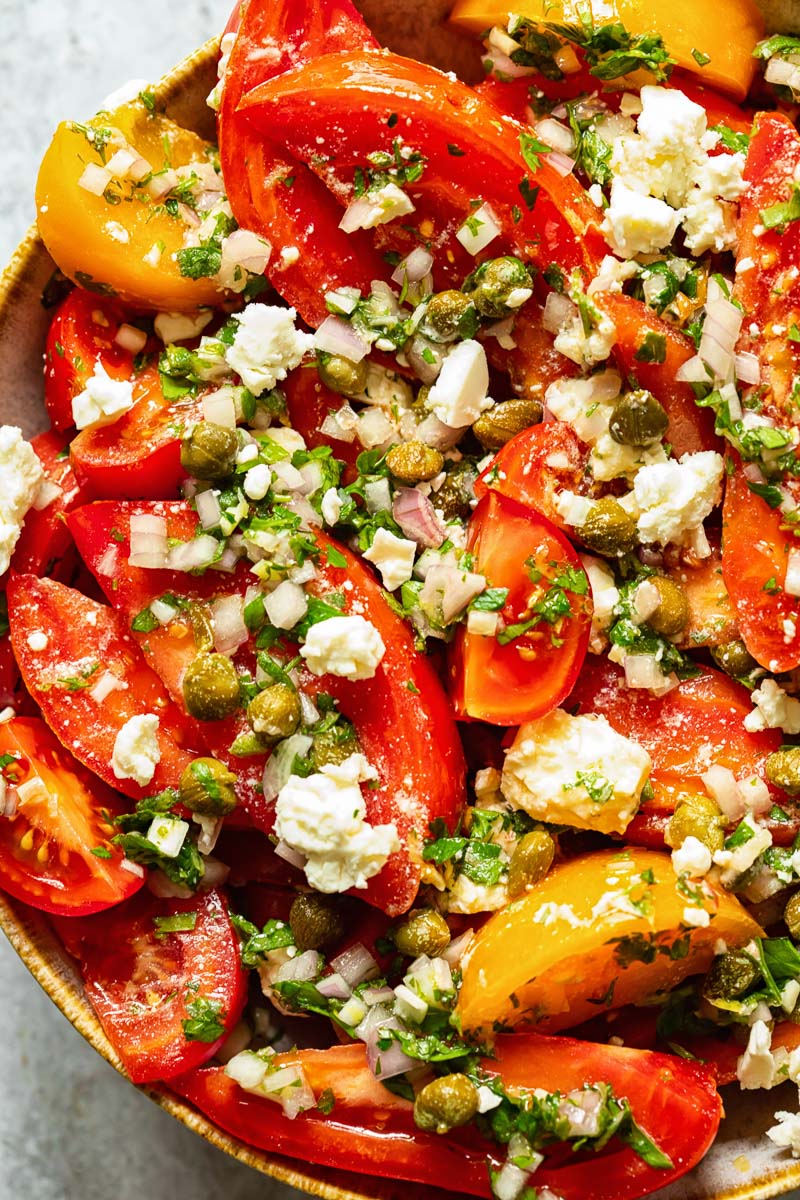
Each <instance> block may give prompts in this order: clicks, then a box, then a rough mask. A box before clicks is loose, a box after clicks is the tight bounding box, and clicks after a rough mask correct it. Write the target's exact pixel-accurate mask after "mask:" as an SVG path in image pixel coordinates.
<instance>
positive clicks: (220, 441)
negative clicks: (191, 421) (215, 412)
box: [181, 421, 239, 479]
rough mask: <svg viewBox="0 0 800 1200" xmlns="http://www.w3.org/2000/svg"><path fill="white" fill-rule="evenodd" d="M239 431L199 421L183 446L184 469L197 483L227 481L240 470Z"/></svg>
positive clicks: (210, 422) (182, 460)
mask: <svg viewBox="0 0 800 1200" xmlns="http://www.w3.org/2000/svg"><path fill="white" fill-rule="evenodd" d="M238 449H239V439H238V438H237V436H236V430H235V429H227V428H226V427H225V426H224V425H215V424H214V423H213V422H212V421H199V422H198V423H197V425H195V427H194V429H193V430H192V432H191V433H190V434H189V436H188V437H185V438H184V439H183V441H182V442H181V466H182V467H183V469H184V471H188V473H189V474H190V475H193V476H194V478H195V479H224V478H225V476H226V475H230V473H231V471H232V470H233V468H234V467H235V466H236V454H237V451H238Z"/></svg>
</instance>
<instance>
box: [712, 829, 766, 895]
mask: <svg viewBox="0 0 800 1200" xmlns="http://www.w3.org/2000/svg"><path fill="white" fill-rule="evenodd" d="M742 824H743V825H746V826H747V827H748V828H749V830H750V837H749V839H748V840H747V841H746V842H743V843H742V844H741V845H740V846H736V847H735V848H734V849H733V850H715V851H714V863H715V865H716V866H718V867H720V868H721V870H720V881H721V883H722V885H723V887H728V886H729V885H730V884H735V883H736V881H737V880H738V879H739V878H740V877H741V876H742V875H744V874H745V872H746V871H749V870H750V868H751V867H752V866H753V864H754V863H755V862H756V860H757V859H758V858H760V856H761V855H762V854H763V853H764V851H765V850H769V848H770V846H771V845H772V834H771V833H770V831H769V830H768V829H766V828H765V827H764V826H763V825H757V824H756V823H755V821H754V820H753V818H752V817H751V816H749V815H748V816H746V817H745V818H744V820H743V821H742Z"/></svg>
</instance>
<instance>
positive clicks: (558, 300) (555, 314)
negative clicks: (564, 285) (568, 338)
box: [542, 292, 578, 333]
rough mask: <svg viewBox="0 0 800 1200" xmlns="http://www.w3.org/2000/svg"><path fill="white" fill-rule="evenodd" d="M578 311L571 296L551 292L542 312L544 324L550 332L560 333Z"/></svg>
mask: <svg viewBox="0 0 800 1200" xmlns="http://www.w3.org/2000/svg"><path fill="white" fill-rule="evenodd" d="M577 311H578V310H577V309H576V307H575V305H574V304H573V303H572V301H571V300H570V298H569V296H564V295H562V293H560V292H549V293H548V295H547V300H546V301H545V305H544V311H543V312H542V325H543V326H544V328H545V329H546V330H547V332H548V333H559V332H560V331H561V330H562V329H563V328H564V326H565V325H566V324H567V322H568V321H571V320H572V319H573V317H574V316H575V314H576V313H577Z"/></svg>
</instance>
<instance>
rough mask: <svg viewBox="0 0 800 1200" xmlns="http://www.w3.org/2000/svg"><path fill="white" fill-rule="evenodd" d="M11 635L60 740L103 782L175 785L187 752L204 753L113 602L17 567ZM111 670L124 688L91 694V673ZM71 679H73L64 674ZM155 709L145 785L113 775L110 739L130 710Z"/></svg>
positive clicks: (133, 789)
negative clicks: (151, 763)
mask: <svg viewBox="0 0 800 1200" xmlns="http://www.w3.org/2000/svg"><path fill="white" fill-rule="evenodd" d="M8 615H9V624H10V626H11V643H12V645H13V647H14V653H15V655H16V658H17V662H18V663H19V666H20V670H21V672H22V677H23V679H24V681H25V684H26V686H27V688H28V690H29V691H30V693H31V695H32V696H33V697H34V699H35V700H36V701H37V703H38V704H39V706H40V708H41V710H42V715H43V716H44V718H45V720H46V721H47V723H48V725H49V726H50V728H51V729H52V730H53V732H54V733H55V734H56V736H57V737H58V739H59V741H60V742H61V743H62V745H65V746H67V747H68V748H69V749H70V750H71V752H72V753H73V754H74V755H75V757H76V758H77V759H78V761H79V762H82V763H83V764H84V766H87V767H89V769H90V770H92V771H94V773H95V774H96V775H98V776H99V777H100V779H102V780H103V781H104V782H105V783H107V784H109V785H110V786H111V787H112V788H115V789H116V790H117V791H119V792H123V793H124V794H125V795H126V796H131V797H132V798H134V799H137V800H138V799H140V798H141V797H142V796H149V795H153V794H154V793H155V792H159V791H162V790H163V789H164V788H166V787H176V786H177V784H178V781H179V779H180V776H181V773H182V772H183V770H184V769H185V767H186V766H188V764H189V762H190V761H191V759H192V758H195V757H197V755H198V754H202V753H203V747H202V742H198V737H197V729H196V727H195V723H194V722H190V721H189V720H188V719H187V718H186V717H185V716H184V715H183V713H181V712H180V711H179V710H178V709H177V708H176V706H175V705H173V704H172V703H171V701H170V699H169V697H168V695H167V693H166V692H165V690H164V687H163V685H162V683H161V681H160V680H159V679H158V677H157V676H156V675H155V674H154V673H153V672H152V671H151V670H150V668H149V667H148V665H147V663H146V662H145V661H144V658H143V657H142V655H141V653H140V651H139V648H138V647H137V645H136V643H135V642H134V641H133V640H132V638H131V637H130V635H129V633H128V632H127V629H126V627H125V624H124V622H123V621H122V620H121V619H120V618H119V616H118V615H117V614H116V613H115V612H114V610H113V609H111V608H107V607H106V606H105V605H102V604H96V603H95V602H94V601H93V600H89V599H88V598H87V597H86V596H84V595H82V594H81V593H80V592H77V591H75V590H74V589H73V588H69V587H66V586H65V585H64V584H62V583H57V582H56V581H55V580H53V579H39V578H37V577H36V576H35V575H15V576H12V578H11V579H10V580H9V583H8ZM33 632H40V633H43V634H44V635H45V637H46V638H47V644H46V646H45V647H44V649H42V650H33V649H32V648H31V646H30V645H29V642H28V638H29V635H30V634H31V633H33ZM95 664H100V667H98V668H96V672H93V674H96V676H97V678H98V679H99V678H100V675H101V674H102V673H103V671H111V672H112V673H113V674H114V675H115V676H116V677H117V678H118V679H119V680H121V681H124V682H125V683H127V685H128V686H127V687H126V688H119V689H117V690H115V691H112V692H111V693H110V694H109V695H108V696H106V698H105V699H104V700H103V701H102V703H98V701H96V700H94V699H93V697H92V695H91V691H92V686H93V681H92V676H86V677H84V678H81V673H82V672H84V671H86V670H87V669H89V668H91V667H92V666H94V665H95ZM73 679H74V680H77V681H78V684H77V687H75V688H74V690H73V688H71V686H70V684H69V683H67V682H64V683H59V680H65V681H66V680H73ZM148 712H149V713H155V714H156V715H157V716H158V718H159V728H158V731H157V735H156V736H157V740H158V746H159V750H160V754H161V759H160V761H159V762H158V764H157V766H156V769H155V774H154V776H153V779H152V782H151V783H149V784H148V785H147V786H146V787H140V785H139V784H138V783H137V782H136V781H135V780H133V779H118V778H117V777H116V776H115V774H114V771H113V768H112V766H111V759H112V754H113V749H114V742H115V740H116V737H117V734H118V733H119V731H120V729H121V728H122V726H123V725H124V724H125V723H126V722H127V721H128V720H129V719H130V718H131V717H133V716H137V715H139V714H142V713H148Z"/></svg>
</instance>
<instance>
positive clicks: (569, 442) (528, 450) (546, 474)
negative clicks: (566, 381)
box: [475, 421, 589, 531]
mask: <svg viewBox="0 0 800 1200" xmlns="http://www.w3.org/2000/svg"><path fill="white" fill-rule="evenodd" d="M588 457H589V451H588V448H587V447H586V446H585V445H584V443H583V442H582V441H581V440H580V438H579V437H578V435H577V433H575V430H574V429H573V428H572V426H571V425H568V424H567V422H566V421H548V422H546V423H543V424H540V425H531V427H530V428H529V429H523V431H522V433H518V434H517V436H516V437H515V438H512V439H511V441H510V442H506V444H505V446H503V448H502V450H500V451H498V453H497V454H496V455H495V457H494V458H493V459H492V461H491V462H490V463H489V465H488V467H486V469H485V470H484V471H483V472H482V474H481V475H479V476H478V478H477V480H476V481H475V495H476V496H477V497H478V499H479V500H481V499H482V498H483V497H484V496H486V495H488V494H490V493H491V492H499V493H500V494H501V495H503V496H508V497H509V498H510V499H511V500H516V501H517V502H518V503H519V504H524V505H525V506H526V507H528V508H533V509H536V511H537V512H539V513H541V514H542V515H543V516H544V517H546V518H547V520H548V521H549V522H550V523H551V525H555V527H556V528H557V529H561V530H562V531H563V530H565V529H567V528H568V527H567V526H566V525H565V524H564V521H563V519H562V517H561V516H560V515H559V513H558V510H557V509H556V506H555V498H556V496H557V495H558V494H559V492H563V491H570V492H577V493H581V492H583V491H585V490H586V489H585V485H584V471H585V467H586V463H587V460H588ZM554 464H556V465H554Z"/></svg>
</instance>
